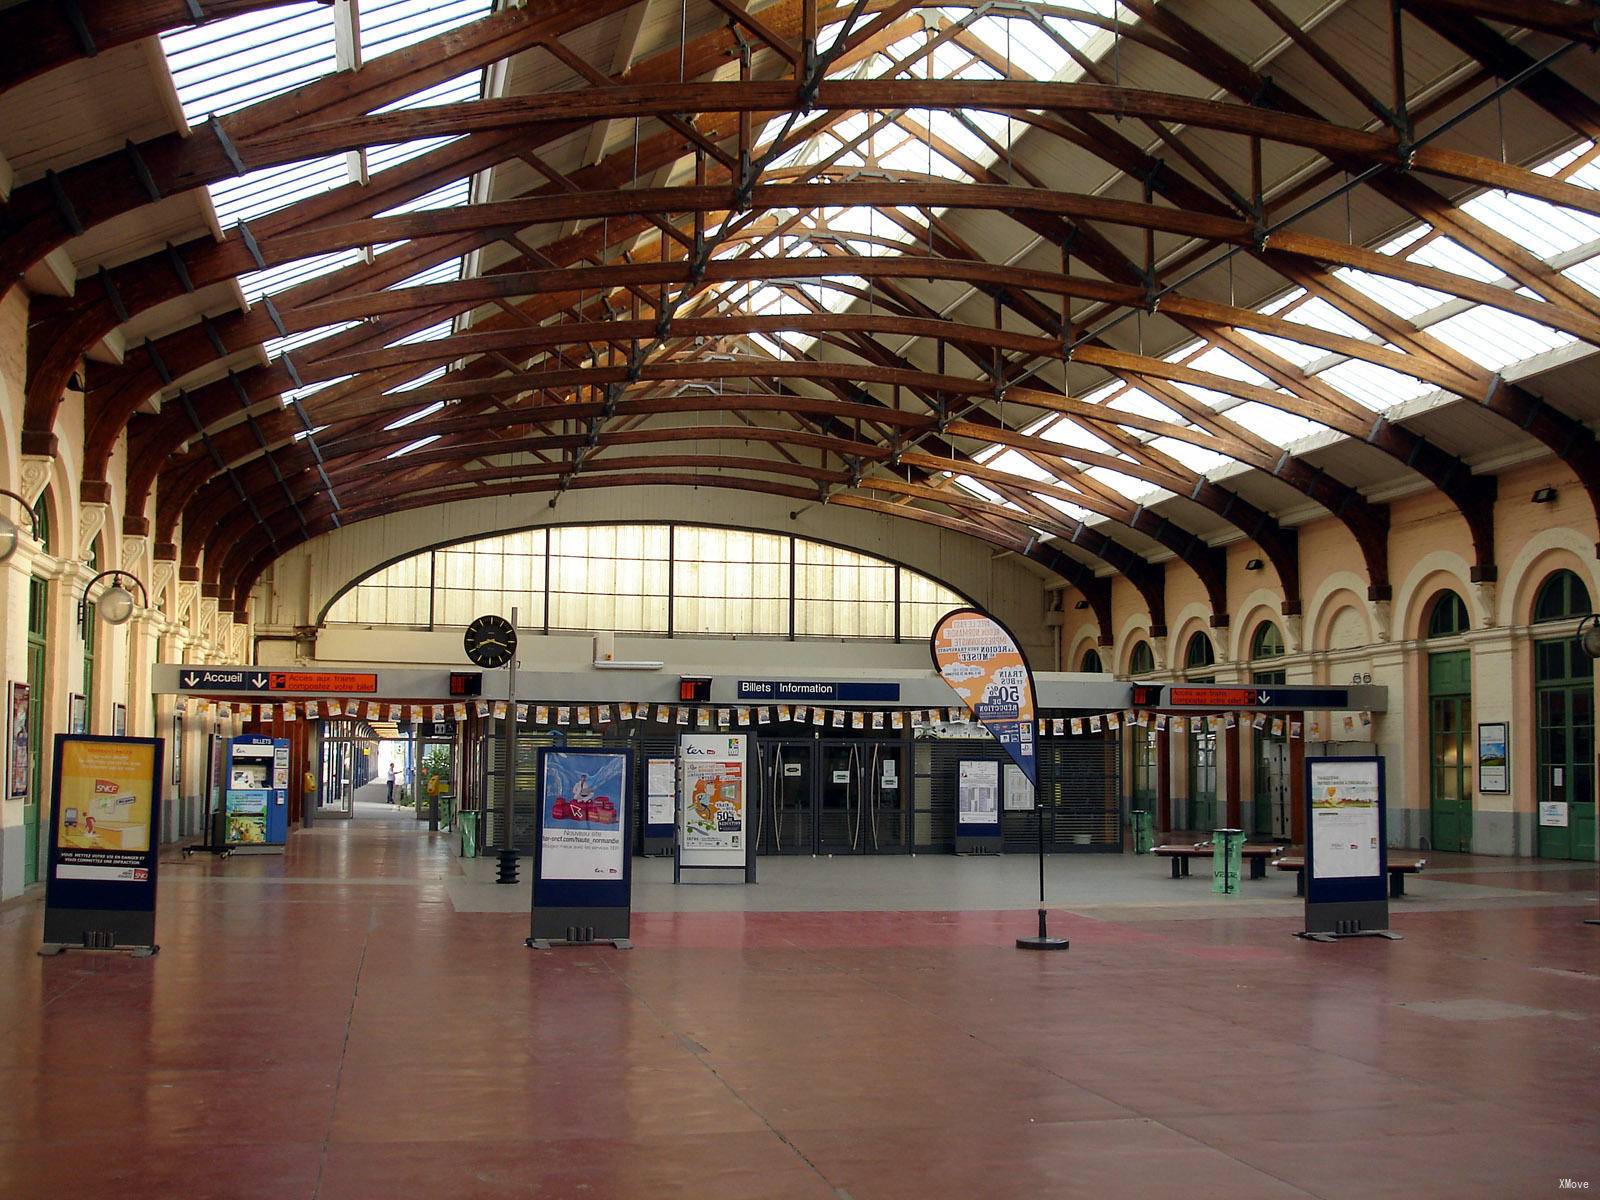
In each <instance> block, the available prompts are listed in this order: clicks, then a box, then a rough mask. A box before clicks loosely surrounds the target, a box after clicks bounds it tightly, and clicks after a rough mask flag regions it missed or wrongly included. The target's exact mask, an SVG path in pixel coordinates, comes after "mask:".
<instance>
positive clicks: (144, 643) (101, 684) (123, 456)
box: [0, 287, 238, 899]
mask: <svg viewBox="0 0 1600 1200" xmlns="http://www.w3.org/2000/svg"><path fill="white" fill-rule="evenodd" d="M28 310H29V298H28V295H27V292H26V290H25V289H23V288H20V287H18V288H13V289H12V290H11V291H10V292H9V293H7V294H6V295H5V296H4V297H3V298H0V487H4V488H7V489H9V490H11V491H15V492H20V493H22V494H24V495H25V496H27V497H28V499H29V500H33V499H35V498H36V497H37V496H38V495H39V493H40V492H41V490H43V489H45V488H48V500H47V508H48V511H49V514H50V525H51V552H50V553H48V554H47V553H45V552H44V550H43V548H42V547H41V546H40V545H39V544H38V543H36V542H35V541H34V540H33V539H32V538H31V537H29V536H27V531H28V528H29V522H28V519H27V515H26V513H25V512H23V511H22V509H21V507H20V506H19V505H17V504H16V503H15V502H14V501H11V500H8V499H6V498H4V497H0V511H3V512H4V513H5V514H6V515H7V516H8V517H10V518H11V519H12V520H14V521H16V522H17V523H18V525H20V526H21V527H22V529H23V531H24V535H23V537H22V539H21V545H20V546H19V547H18V549H17V552H16V553H15V554H14V555H12V557H11V558H10V560H8V561H7V562H5V563H3V564H0V698H4V699H5V700H7V701H8V700H9V696H10V685H11V683H12V682H13V681H18V682H23V681H26V680H27V677H28V588H29V580H30V578H36V579H43V580H47V581H48V592H49V604H48V632H47V636H46V664H45V685H44V692H43V714H44V717H43V723H42V732H43V734H44V737H43V742H42V745H43V755H42V761H41V771H40V779H41V786H40V792H41V800H42V801H43V802H42V803H41V804H40V820H39V825H38V835H37V836H38V839H39V846H40V851H39V857H40V861H41V863H42V862H43V857H44V847H45V846H46V845H47V844H48V841H47V835H46V830H47V829H48V824H47V820H48V815H47V812H46V809H47V807H48V797H49V794H50V785H51V778H50V776H51V766H52V763H51V745H52V737H53V735H54V734H56V733H58V732H61V731H63V730H65V729H66V728H67V717H68V711H69V706H70V702H71V701H70V698H71V695H72V694H73V693H75V692H81V691H82V690H83V638H82V635H81V633H80V630H79V626H78V621H77V608H78V602H79V600H80V599H81V598H82V596H83V589H84V585H85V584H86V583H87V582H88V581H89V579H90V577H91V575H92V574H93V572H92V571H90V570H89V568H88V567H87V565H86V564H85V562H84V560H85V558H86V557H87V555H88V551H89V548H90V544H91V542H92V540H93V539H94V538H95V537H96V536H98V538H99V542H100V566H101V569H122V570H126V571H129V572H131V573H132V574H133V575H134V576H136V577H137V578H138V579H139V580H140V581H141V582H143V583H144V584H145V586H146V587H147V588H148V589H149V590H150V596H151V604H150V606H149V607H148V608H145V607H144V606H142V605H141V606H139V607H137V608H136V609H135V614H134V617H133V618H132V619H131V620H130V621H129V622H128V623H127V624H126V625H123V626H120V627H117V626H111V625H107V624H105V623H104V622H102V623H101V624H100V625H99V627H98V639H97V645H96V653H95V673H94V701H93V707H92V710H91V712H90V714H89V729H90V731H91V732H93V733H110V732H111V728H112V711H113V707H114V706H115V705H119V704H120V705H124V706H126V709H127V731H128V733H129V734H131V735H136V736H151V735H155V736H161V737H162V738H163V739H165V741H166V742H167V743H168V745H167V746H166V753H167V754H169V755H170V754H172V753H174V752H175V753H178V754H180V755H182V757H183V759H184V768H185V769H184V772H183V775H184V791H185V794H186V795H188V796H189V797H190V799H191V801H192V800H193V799H194V795H195V790H196V789H198V787H199V784H200V781H201V775H200V770H199V767H200V761H201V759H202V758H203V756H204V753H205V750H204V744H205V738H206V734H207V733H208V732H209V731H210V730H209V727H208V728H206V729H202V728H200V724H201V723H200V722H197V721H196V722H191V723H190V725H189V727H188V728H187V729H186V730H185V736H184V745H182V746H179V747H174V746H173V745H172V744H171V737H170V734H171V729H172V724H171V701H170V699H165V700H163V701H162V702H160V703H159V704H158V703H157V701H156V700H155V698H154V697H152V696H151V694H150V689H149V682H148V681H149V677H150V667H151V665H152V664H153V663H155V662H156V661H158V660H160V659H162V658H163V657H166V656H167V654H168V652H169V651H170V654H171V657H172V658H175V659H182V660H183V661H202V660H205V659H208V658H214V659H215V660H216V661H224V660H225V659H227V658H230V657H231V651H232V649H233V648H235V645H234V644H235V637H234V630H233V629H232V625H233V622H232V621H231V620H229V619H223V620H220V621H213V622H212V623H211V625H210V627H207V626H206V622H205V620H204V617H205V614H204V612H203V610H202V609H201V608H200V606H199V605H191V606H189V608H187V609H186V610H185V611H184V613H183V614H182V615H181V616H180V614H179V611H178V609H179V607H180V606H179V604H178V600H179V596H178V594H177V591H176V588H175V586H174V585H173V584H172V583H171V582H170V579H171V576H172V575H173V574H174V573H173V572H172V571H171V569H170V564H162V563H157V562H154V561H152V560H151V558H150V553H149V546H148V543H147V540H146V539H142V538H125V537H124V536H123V534H122V518H123V515H124V507H125V506H124V497H125V494H126V488H125V473H126V469H127V446H126V440H125V439H124V440H123V441H121V442H119V444H118V446H117V448H116V451H115V453H114V454H113V456H112V459H111V462H110V465H109V472H108V479H109V482H110V484H111V496H110V500H109V503H107V504H105V505H99V504H88V503H83V502H81V501H80V496H79V481H80V478H81V464H82V461H83V442H84V411H83V399H82V397H81V395H79V394H77V393H74V392H69V393H68V394H67V396H66V398H65V402H64V403H63V404H62V405H61V409H60V413H59V416H58V419H57V421H56V426H55V434H56V437H57V439H58V453H57V455H56V457H55V459H54V460H53V461H51V462H48V463H46V462H40V461H37V460H33V461H30V460H25V459H24V458H23V456H22V455H21V453H20V450H19V446H20V443H21V430H22V420H23V404H24V389H25V385H26V366H27V322H28ZM148 511H150V512H153V499H152V507H151V509H150V510H148ZM132 590H133V591H134V592H135V594H136V595H137V593H138V589H137V588H133V589H132ZM0 720H3V718H0ZM237 724H238V722H233V723H232V724H231V725H230V726H229V729H228V731H230V732H231V730H232V729H233V728H235V727H236V726H237ZM6 761H7V763H9V759H8V758H7V760H6ZM167 761H168V763H170V761H171V760H170V758H169V759H168V760H167ZM163 775H164V777H165V782H164V783H163V787H164V789H165V790H166V793H167V794H166V795H165V796H164V797H163V799H164V801H165V802H166V805H167V813H169V814H175V813H176V811H177V808H178V806H177V804H176V803H175V801H177V800H178V799H179V797H178V796H177V795H176V794H175V792H174V790H173V788H172V785H171V783H170V780H171V771H170V767H168V768H164V770H163ZM6 790H9V789H6ZM25 804H26V801H25V800H24V799H11V798H10V797H8V796H0V899H5V898H8V897H11V896H15V895H17V894H19V893H20V892H21V891H22V889H23V887H24V886H25V884H24V873H23V863H24V859H25V855H24V845H23V841H24V824H23V817H24V807H25ZM191 807H192V805H191ZM162 832H163V837H164V838H166V839H167V840H169V841H170V840H173V839H174V838H176V837H177V836H178V834H179V828H178V826H177V823H176V820H175V818H174V817H172V816H170V815H169V816H165V817H164V820H163V830H162Z"/></svg>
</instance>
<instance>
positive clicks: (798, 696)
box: [738, 679, 900, 704]
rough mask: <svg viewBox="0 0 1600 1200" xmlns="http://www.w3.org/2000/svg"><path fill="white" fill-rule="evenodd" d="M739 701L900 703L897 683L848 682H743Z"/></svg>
mask: <svg viewBox="0 0 1600 1200" xmlns="http://www.w3.org/2000/svg"><path fill="white" fill-rule="evenodd" d="M738 699H740V700H838V701H842V702H850V701H855V702H857V703H861V704H872V703H883V702H886V701H896V700H899V699H900V685H899V684H898V683H877V682H852V681H848V680H833V681H830V680H814V681H808V680H798V679H741V680H739V695H738Z"/></svg>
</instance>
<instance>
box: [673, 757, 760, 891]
mask: <svg viewBox="0 0 1600 1200" xmlns="http://www.w3.org/2000/svg"><path fill="white" fill-rule="evenodd" d="M748 740H749V737H748V735H747V734H743V733H732V734H728V733H716V734H700V733H694V734H684V735H683V737H681V738H680V739H679V740H678V794H679V795H680V796H682V797H683V803H682V805H681V806H680V811H679V814H678V853H679V864H680V865H681V866H685V867H741V868H742V867H743V866H744V864H745V857H746V850H747V848H748V847H747V845H746V835H745V816H746V799H747V796H746V790H745V784H746V772H745V754H746V751H747V746H746V743H747V742H748Z"/></svg>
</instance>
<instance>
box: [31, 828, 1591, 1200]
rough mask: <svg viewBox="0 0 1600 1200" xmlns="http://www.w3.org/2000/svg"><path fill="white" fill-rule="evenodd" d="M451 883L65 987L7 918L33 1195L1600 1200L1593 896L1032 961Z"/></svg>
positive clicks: (374, 868)
mask: <svg viewBox="0 0 1600 1200" xmlns="http://www.w3.org/2000/svg"><path fill="white" fill-rule="evenodd" d="M444 846H445V839H444V838H443V837H442V836H441V837H436V838H430V837H429V836H428V835H427V834H426V833H425V832H421V831H417V830H415V829H412V828H410V827H385V826H364V825H362V824H361V823H359V822H358V823H355V824H353V825H350V826H345V827H331V828H329V827H322V828H319V829H317V830H315V831H313V832H312V833H310V834H308V835H297V836H296V838H295V839H294V842H293V845H292V846H291V849H290V852H289V853H288V854H287V855H285V856H284V857H282V858H262V859H254V860H231V861H229V862H226V863H222V862H216V861H213V860H209V859H207V860H196V861H193V862H190V863H178V862H174V863H170V864H164V867H163V870H164V875H163V884H162V896H161V913H160V937H161V940H162V942H163V949H162V952H161V953H160V954H159V955H158V956H157V957H155V958H154V959H148V960H133V959H127V958H123V957H115V956H89V955H81V954H80V955H67V956H63V957H61V958H56V959H40V958H38V957H36V956H35V955H34V954H33V950H34V948H35V946H36V945H37V941H38V937H39V906H38V903H37V901H36V900H33V899H28V900H24V901H22V902H20V903H15V904H12V905H8V906H6V907H5V908H4V909H0V955H3V956H4V962H5V964H6V966H5V970H3V971H0V1097H3V1098H4V1100H3V1103H4V1106H5V1107H4V1111H5V1113H6V1118H5V1120H3V1121H0V1197H4V1198H5V1200H11V1198H12V1197H22V1198H27V1200H32V1198H33V1197H41V1198H48V1200H55V1198H57V1197H80V1196H81V1197H90V1196H100V1195H116V1196H118V1197H128V1198H139V1197H147V1196H148V1197H161V1198H163V1200H166V1198H169V1197H181V1198H183V1200H189V1198H190V1197H211V1196H215V1197H228V1198H230V1200H233V1198H244V1200H251V1198H254V1197H263V1198H266V1197H270V1198H272V1200H300V1198H306V1200H310V1198H315V1200H369V1198H370V1200H405V1198H407V1197H429V1198H432V1197H441V1196H449V1197H465V1198H478V1197H484V1198H495V1200H498V1198H501V1197H513V1196H516V1197H527V1196H533V1197H549V1198H552V1200H554V1198H558V1197H559V1198H561V1200H567V1198H569V1197H580V1196H583V1197H595V1198H610V1197H619V1198H627V1197H657V1196H692V1197H695V1198H697V1200H698V1198H701V1197H704V1198H706V1200H721V1198H724V1197H726V1198H729V1200H743V1198H746V1197H748V1198H751V1200H768V1198H776V1200H788V1198H789V1197H793V1198H795V1200H810V1198H812V1197H817V1198H819V1200H820V1198H826V1197H833V1198H834V1200H838V1198H839V1197H843V1196H848V1197H850V1198H851V1200H884V1198H898V1197H905V1198H906V1200H928V1198H931V1197H941V1196H957V1197H968V1196H983V1197H986V1198H987V1197H1012V1196H1015V1197H1027V1198H1029V1200H1033V1198H1035V1197H1051V1198H1052V1200H1054V1198H1056V1197H1077V1196H1082V1197H1093V1198H1096V1200H1100V1198H1107V1197H1111V1198H1115V1197H1123V1196H1128V1197H1159V1196H1175V1197H1176V1196H1183V1197H1193V1196H1223V1195H1227V1196H1238V1197H1248V1198H1254V1197H1275V1196H1286V1197H1287V1196H1307V1195H1315V1196H1321V1197H1343V1196H1350V1197H1360V1198H1362V1200H1368V1198H1370V1197H1380V1196H1391V1195H1392V1196H1400V1195H1405V1196H1435V1195H1441V1196H1442V1195H1449V1196H1451V1197H1458V1196H1469V1197H1470V1196H1484V1197H1521V1196H1535V1195H1544V1194H1554V1193H1555V1190H1556V1181H1557V1180H1558V1179H1559V1178H1561V1177H1563V1176H1566V1177H1571V1178H1580V1179H1581V1178H1587V1179H1589V1180H1591V1184H1592V1186H1594V1187H1600V1135H1597V1134H1596V1126H1595V1121H1594V1115H1595V1094H1596V1093H1595V1080H1596V1079H1597V1078H1600V1038H1597V1037H1596V1036H1595V1034H1594V1032H1593V1030H1594V1028H1595V1021H1596V1019H1597V1018H1600V929H1593V928H1589V927H1585V926H1583V925H1582V924H1580V922H1579V919H1580V917H1581V916H1582V915H1584V912H1583V911H1582V910H1579V909H1576V908H1574V907H1572V906H1571V905H1570V903H1568V901H1569V900H1570V899H1571V897H1572V895H1573V890H1572V889H1571V887H1570V881H1571V877H1572V874H1573V873H1571V872H1553V871H1540V870H1535V869H1517V868H1515V864H1509V865H1511V866H1512V867H1513V873H1512V874H1513V877H1514V878H1516V879H1517V881H1518V882H1517V885H1516V886H1517V888H1518V889H1519V890H1528V891H1535V892H1542V893H1544V894H1546V895H1548V896H1549V897H1550V899H1549V901H1548V903H1547V904H1545V905H1542V906H1541V905H1534V906H1526V905H1525V904H1522V903H1521V902H1520V901H1519V905H1520V906H1518V907H1509V906H1504V907H1499V906H1496V905H1495V904H1494V903H1493V902H1484V903H1483V904H1481V905H1477V906H1473V907H1467V908H1462V909H1459V910H1453V911H1439V912H1426V911H1416V910H1411V911H1404V910H1397V912H1396V923H1397V925H1399V926H1401V927H1402V928H1403V932H1404V933H1405V935H1406V937H1405V940H1404V941H1402V942H1393V943H1383V942H1376V941H1370V942H1347V943H1341V944H1338V945H1313V944H1309V943H1306V942H1302V941H1298V940H1296V939H1294V938H1292V937H1290V936H1289V935H1290V933H1291V932H1293V930H1294V929H1295V928H1297V927H1298V924H1299V922H1298V921H1297V919H1296V917H1295V910H1293V909H1292V908H1286V909H1284V910H1282V911H1281V913H1279V911H1278V910H1273V912H1274V913H1278V915H1267V916H1261V915H1255V916H1240V915H1232V914H1229V913H1228V912H1226V911H1225V910H1217V909H1211V910H1206V912H1205V915H1203V916H1198V917H1197V918H1196V919H1186V920H1178V919H1171V917H1172V912H1171V909H1170V904H1169V902H1166V901H1163V902H1162V905H1161V907H1160V908H1158V909H1155V910H1153V911H1152V912H1151V914H1150V917H1149V919H1142V918H1141V917H1140V916H1139V914H1138V913H1137V911H1135V910H1132V909H1129V908H1126V907H1124V908H1119V909H1118V910H1117V913H1118V919H1117V920H1114V921H1113V920H1106V919H1101V918H1098V917H1096V916H1095V914H1094V912H1093V911H1084V912H1058V913H1055V914H1054V915H1053V916H1052V926H1053V928H1054V929H1055V930H1056V931H1058V932H1062V933H1065V934H1066V935H1067V936H1069V937H1070V938H1071V939H1072V941H1073V947H1072V949H1071V950H1070V951H1069V952H1067V953H1066V954H1060V955H1037V954H1027V953H1023V952H1019V951H1017V950H1016V949H1014V948H1013V946H1012V940H1013V939H1014V937H1015V936H1016V935H1017V934H1018V933H1020V932H1027V927H1028V926H1029V925H1030V923H1031V922H1032V919H1033V918H1032V914H1031V913H1030V912H1025V911H1024V912H1015V911H1011V912H882V911H874V912H828V913H815V912H770V913H712V912H707V913H647V914H638V915H636V917H635V919H634V933H635V940H636V943H637V947H638V948H637V949H635V950H633V951H629V952H621V951H616V950H612V949H609V948H589V949H557V950H552V951H549V952H543V953H535V952H531V951H529V950H527V949H526V948H525V947H524V946H523V944H522V938H523V937H524V936H525V934H526V928H527V919H526V917H525V916H524V915H521V914H506V915H502V914H493V913H487V914H486V913H458V912H456V911H455V909H454V907H453V905H452V904H451V902H450V899H449V893H448V892H447V890H446V888H445V880H446V878H447V877H448V874H449V873H450V872H451V870H452V869H453V866H452V863H451V861H450V859H449V857H448V855H447V853H446V852H445V849H444ZM870 865H871V864H870V863H869V864H863V865H862V869H870ZM1462 865H1466V866H1470V867H1472V868H1473V870H1472V872H1471V874H1473V875H1477V874H1480V873H1481V874H1484V875H1485V876H1487V875H1490V874H1494V875H1496V876H1497V877H1498V878H1504V877H1506V876H1505V874H1504V873H1502V867H1503V866H1505V865H1508V864H1500V865H1496V864H1495V862H1494V860H1486V859H1483V858H1476V859H1473V860H1471V861H1470V862H1469V863H1463V864H1462ZM1142 866H1143V864H1138V865H1136V864H1133V863H1131V862H1130V863H1129V864H1128V869H1129V870H1130V871H1140V870H1141V868H1142ZM974 869H982V864H974ZM1451 878H1457V879H1462V880H1464V881H1469V880H1467V876H1466V874H1463V875H1460V876H1453V877H1451ZM1470 881H1471V882H1479V881H1478V880H1470ZM1579 890H1580V891H1581V889H1579ZM1201 894H1203V893H1197V895H1201ZM1196 911H1197V912H1198V910H1196ZM1491 1004H1492V1007H1485V1006H1486V1005H1491Z"/></svg>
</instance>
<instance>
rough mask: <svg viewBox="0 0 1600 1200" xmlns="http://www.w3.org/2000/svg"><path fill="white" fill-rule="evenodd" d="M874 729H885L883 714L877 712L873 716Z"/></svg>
mask: <svg viewBox="0 0 1600 1200" xmlns="http://www.w3.org/2000/svg"><path fill="white" fill-rule="evenodd" d="M872 727H873V728H874V729H882V728H883V714H882V713H881V712H875V713H873V714H872Z"/></svg>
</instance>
